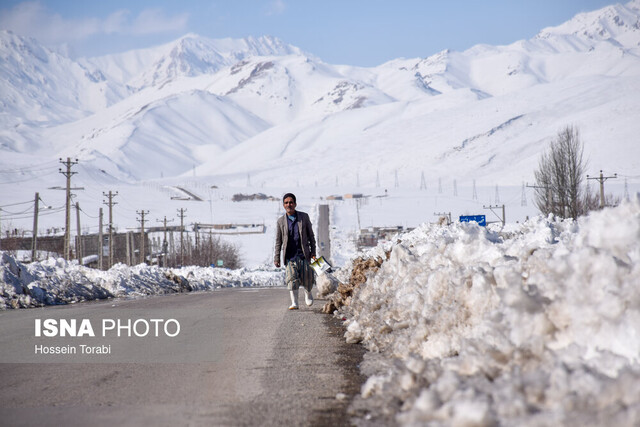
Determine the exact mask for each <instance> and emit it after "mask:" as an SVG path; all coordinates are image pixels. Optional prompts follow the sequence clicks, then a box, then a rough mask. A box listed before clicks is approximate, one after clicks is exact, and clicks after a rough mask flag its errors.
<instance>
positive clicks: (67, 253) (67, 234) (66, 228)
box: [58, 157, 78, 261]
mask: <svg viewBox="0 0 640 427" xmlns="http://www.w3.org/2000/svg"><path fill="white" fill-rule="evenodd" d="M59 160H60V163H62V164H63V165H64V166H65V167H66V170H64V171H63V170H62V169H58V172H60V173H61V174H62V175H64V176H65V178H67V186H66V190H67V202H66V209H65V226H64V259H65V260H67V261H68V260H69V258H71V254H70V252H71V243H70V240H71V177H72V176H73V175H75V174H76V173H77V172H71V167H72V166H73V165H76V164H78V159H76V160H75V161H74V162H72V161H71V159H70V158H69V157H67V160H66V161H62V159H59Z"/></svg>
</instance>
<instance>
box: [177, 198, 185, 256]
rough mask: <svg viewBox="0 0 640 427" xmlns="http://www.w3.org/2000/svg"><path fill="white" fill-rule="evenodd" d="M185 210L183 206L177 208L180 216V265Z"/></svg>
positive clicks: (182, 249)
mask: <svg viewBox="0 0 640 427" xmlns="http://www.w3.org/2000/svg"><path fill="white" fill-rule="evenodd" d="M186 211H187V210H186V209H184V208H180V209H179V210H178V215H179V216H180V267H184V217H185V215H184V213H185V212H186Z"/></svg>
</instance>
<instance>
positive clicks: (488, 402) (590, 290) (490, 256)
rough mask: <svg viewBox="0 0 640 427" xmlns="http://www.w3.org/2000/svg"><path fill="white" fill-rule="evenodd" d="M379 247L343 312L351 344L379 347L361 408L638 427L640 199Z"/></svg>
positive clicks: (418, 233)
mask: <svg viewBox="0 0 640 427" xmlns="http://www.w3.org/2000/svg"><path fill="white" fill-rule="evenodd" d="M389 250H390V251H391V252H390V254H389V258H388V260H387V257H386V253H388V251H389ZM376 251H377V252H376ZM376 251H374V252H372V253H371V254H370V256H377V257H379V259H382V260H384V262H383V263H382V265H381V267H380V268H379V269H378V270H377V271H375V272H372V273H370V275H369V277H368V280H367V282H366V283H364V284H363V285H361V286H360V287H359V288H357V289H356V290H355V292H354V295H353V297H352V298H351V301H350V305H349V306H346V307H342V308H341V309H340V310H341V311H340V315H341V316H344V317H346V319H347V320H346V326H347V332H346V334H345V336H346V339H347V341H349V342H359V341H361V342H362V343H363V344H364V345H365V346H366V347H367V349H368V350H370V352H369V353H367V354H366V356H365V361H364V363H363V365H362V368H361V369H362V371H363V373H364V374H365V375H366V376H367V377H368V380H367V381H366V383H365V384H364V385H363V387H362V390H361V396H359V397H358V398H356V400H355V401H354V403H353V404H352V408H351V409H352V411H353V412H354V413H356V414H362V413H365V414H367V415H366V418H368V419H369V420H372V421H375V420H378V421H379V422H383V423H384V422H385V420H386V421H390V420H394V421H396V422H398V423H400V424H402V425H424V424H429V425H493V424H496V423H498V424H506V425H561V424H562V425H567V424H572V425H592V424H600V425H638V424H640V199H638V198H636V199H635V200H634V201H632V202H626V203H624V204H622V205H621V206H619V207H616V208H611V209H605V210H602V211H599V212H594V213H592V214H591V215H589V216H588V217H584V218H580V219H579V220H578V221H576V222H574V221H568V220H567V221H554V220H552V219H545V218H542V217H540V218H537V219H533V220H530V221H528V222H526V223H524V224H515V225H512V226H508V228H504V229H499V228H489V229H486V228H482V227H478V226H477V225H476V224H473V223H471V224H469V223H464V224H453V225H451V226H448V227H446V226H436V225H424V226H422V227H420V228H418V229H416V230H414V231H412V232H411V233H407V234H405V235H403V236H402V237H401V242H400V243H396V244H393V245H388V246H386V247H383V246H380V247H378V248H376Z"/></svg>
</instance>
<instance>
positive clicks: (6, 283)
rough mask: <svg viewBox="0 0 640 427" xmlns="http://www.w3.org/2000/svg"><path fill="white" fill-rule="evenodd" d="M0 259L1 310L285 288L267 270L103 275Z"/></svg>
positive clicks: (69, 265) (277, 274)
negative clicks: (223, 290) (227, 289)
mask: <svg viewBox="0 0 640 427" xmlns="http://www.w3.org/2000/svg"><path fill="white" fill-rule="evenodd" d="M0 256H1V262H0V310H2V309H6V308H25V307H38V306H43V305H55V304H67V303H74V302H79V301H89V300H95V299H104V298H110V297H140V296H145V295H159V294H168V293H174V292H191V291H204V290H212V289H215V288H221V287H238V286H239V287H244V286H280V285H282V284H283V283H284V273H283V272H282V271H278V269H276V268H268V267H265V268H263V269H258V270H247V269H239V270H227V269H222V268H208V267H182V268H174V269H163V268H158V267H155V266H148V265H145V264H140V265H136V266H133V267H128V266H126V265H124V264H116V265H114V266H113V267H112V268H111V269H110V270H108V271H101V270H96V269H92V268H88V267H83V266H80V265H78V264H77V262H75V261H72V262H68V261H65V260H64V259H62V258H58V259H55V258H49V259H48V260H46V261H43V262H34V263H31V264H22V263H20V262H18V261H16V259H15V258H14V257H12V256H11V255H9V254H8V253H6V252H0Z"/></svg>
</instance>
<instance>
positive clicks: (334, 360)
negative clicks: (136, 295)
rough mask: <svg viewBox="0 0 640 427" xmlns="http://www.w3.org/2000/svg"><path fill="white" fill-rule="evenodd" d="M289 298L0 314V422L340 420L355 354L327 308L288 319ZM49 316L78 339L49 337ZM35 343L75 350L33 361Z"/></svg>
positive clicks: (260, 295)
mask: <svg viewBox="0 0 640 427" xmlns="http://www.w3.org/2000/svg"><path fill="white" fill-rule="evenodd" d="M287 302H288V294H287V293H286V290H285V289H283V288H250V289H247V288H231V289H220V290H216V291H213V292H206V293H190V294H176V295H170V296H161V297H150V298H146V299H138V300H110V301H101V302H96V303H84V304H79V305H66V306H55V307H47V308H37V309H28V310H8V311H3V312H0V357H1V358H2V360H0V362H1V363H0V378H2V382H1V383H0V402H1V403H0V406H2V409H1V413H2V414H3V415H2V416H1V421H0V424H2V425H12V426H20V425H56V426H59V425H67V426H72V425H83V426H86V425H110V426H111V425H172V426H173V425H313V424H333V425H340V424H347V423H348V420H346V419H345V417H344V414H345V411H346V407H347V406H348V401H349V400H350V397H351V396H352V395H354V394H356V393H358V392H359V386H360V383H361V378H360V377H359V376H358V375H359V374H358V372H357V367H356V364H357V361H358V359H359V358H360V357H361V356H362V350H361V347H360V346H359V345H349V344H346V343H345V342H344V339H342V337H341V334H340V333H336V332H337V331H339V326H340V325H339V322H338V321H337V320H335V319H333V318H332V317H331V316H327V315H323V314H321V313H320V307H321V305H322V301H320V300H317V301H316V304H315V305H314V306H313V307H311V308H306V307H304V308H302V309H301V310H299V311H295V312H291V311H288V310H286V307H287ZM152 318H156V319H158V318H159V319H163V320H164V322H162V323H160V322H157V321H156V322H155V323H154V322H151V321H150V319H152ZM36 319H41V320H40V332H39V333H40V337H37V336H35V335H36V334H37V333H38V332H37V327H36V324H37V323H38V322H37V321H36ZM44 319H57V321H58V326H61V325H62V323H63V320H62V319H66V320H67V321H69V320H71V319H76V321H77V324H76V328H75V332H76V335H82V336H76V337H69V336H68V331H67V336H65V337H62V336H61V328H60V329H58V331H57V336H55V337H45V333H48V334H49V335H51V334H52V333H53V332H54V329H53V328H52V327H51V326H50V324H48V325H45V323H44ZM83 319H88V320H87V321H86V322H88V323H89V326H88V327H87V326H85V328H84V329H83V328H81V324H82V322H84V320H83ZM127 319H132V320H133V322H134V323H135V321H136V320H138V319H143V320H141V321H138V324H137V327H136V328H134V327H133V324H134V323H132V324H131V325H132V326H131V328H130V329H127V328H126V326H127V323H126V321H127ZM170 319H176V320H177V321H178V323H179V324H180V332H179V334H178V335H176V336H175V337H170V335H174V334H175V332H176V331H177V328H176V324H175V322H170V321H169V320H170ZM111 320H114V321H115V320H118V321H119V322H120V323H118V324H117V325H116V328H115V329H111V327H112V323H111ZM67 323H70V322H67ZM146 325H149V326H150V327H149V329H148V331H149V332H147V328H146ZM155 325H158V326H159V328H158V333H157V335H158V336H155V335H156V330H155V327H154V326H155ZM118 326H119V327H120V328H121V329H120V332H121V336H120V337H118V336H117V333H116V331H117V330H118V329H117V327H118ZM165 326H166V329H165ZM103 327H106V329H104V330H103ZM89 328H90V329H91V330H92V332H93V333H94V335H95V337H91V335H89V334H88V330H89ZM103 332H104V334H103ZM127 333H131V335H132V337H127V336H126V335H127ZM145 334H146V335H145ZM136 335H142V336H136ZM34 343H36V344H34ZM38 343H40V344H42V343H44V347H53V348H69V347H77V353H76V354H34V353H35V352H36V348H37V347H36V346H37V345H38ZM84 343H87V344H84ZM81 345H85V347H84V350H86V351H92V352H93V354H82V352H81V348H80V346H81ZM107 349H108V350H109V351H110V354H98V353H99V352H101V351H106V350H107ZM20 360H22V361H23V362H26V363H16V362H18V361H20ZM345 360H347V363H345ZM345 395H346V396H345Z"/></svg>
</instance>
